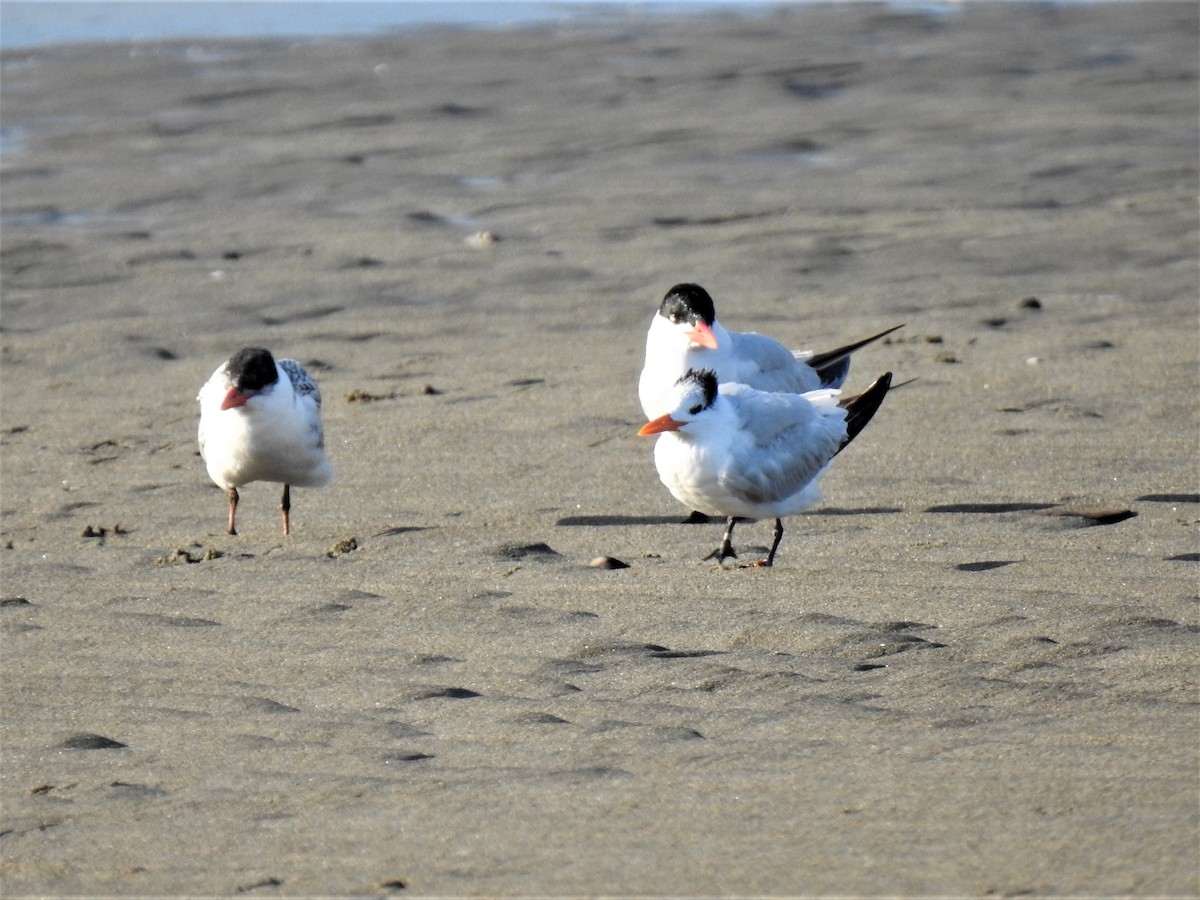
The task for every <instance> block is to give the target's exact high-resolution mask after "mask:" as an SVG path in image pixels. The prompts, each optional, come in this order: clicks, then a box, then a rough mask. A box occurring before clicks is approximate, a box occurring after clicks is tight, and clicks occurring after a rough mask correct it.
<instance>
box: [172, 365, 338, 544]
mask: <svg viewBox="0 0 1200 900" xmlns="http://www.w3.org/2000/svg"><path fill="white" fill-rule="evenodd" d="M196 399H197V400H199V401H200V429H199V434H198V437H199V442H200V455H201V457H203V459H204V463H205V465H206V467H207V468H208V475H209V477H210V478H211V479H212V480H213V481H214V482H216V484H217V486H218V487H221V488H224V489H225V492H226V494H227V495H228V496H229V525H228V528H227V531H228V532H229V534H237V526H236V522H235V519H236V516H237V506H238V488H239V487H241V486H242V485H244V484H248V483H249V482H251V481H276V482H283V499H282V501H281V502H280V510H281V512H282V514H283V533H284V534H290V533H291V523H290V521H289V517H288V513H289V511H290V510H291V506H292V504H291V486H292V485H296V486H297V487H324V486H325V485H327V484H329V482H330V481H331V480H332V479H333V466H332V465H330V463H329V460H327V459H326V458H325V436H324V429H323V428H322V426H321V391H320V389H318V387H317V384H316V382H315V381H313V380H312V378H311V377H310V376H309V374H308V373H307V372H305V371H304V368H303V367H302V366H301V365H300V363H298V362H296V360H294V359H280V360H276V359H275V358H274V357H273V356H272V355H271V353H270V351H269V350H264V349H263V348H262V347H246V348H244V349H242V350H239V351H238V352H237V353H235V354H234V355H233V356H231V357H230V358H229V359H228V360H226V361H225V362H223V363H222V364H221V365H220V366H218V367H217V370H216V371H215V372H213V374H212V377H211V378H209V379H208V381H207V382H205V384H204V386H203V387H202V388H200V393H199V395H198V396H197V397H196Z"/></svg>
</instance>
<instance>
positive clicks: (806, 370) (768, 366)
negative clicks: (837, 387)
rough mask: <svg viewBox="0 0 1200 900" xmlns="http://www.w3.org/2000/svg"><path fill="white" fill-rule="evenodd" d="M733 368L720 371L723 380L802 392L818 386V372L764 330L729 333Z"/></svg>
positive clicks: (770, 389) (786, 391)
mask: <svg viewBox="0 0 1200 900" xmlns="http://www.w3.org/2000/svg"><path fill="white" fill-rule="evenodd" d="M732 337H733V355H734V357H735V358H736V359H737V363H736V366H735V368H734V371H732V372H729V373H724V372H722V373H719V374H720V375H721V380H722V381H737V382H741V383H742V384H748V385H750V386H751V387H752V388H757V389H758V390H760V391H782V392H784V393H789V394H802V393H804V392H805V391H812V390H816V389H817V388H819V387H820V386H821V378H820V376H819V375H818V374H817V373H816V372H815V371H813V369H812V368H811V367H810V366H809V365H808V364H807V363H805V362H804V361H802V360H801V359H798V358H797V356H796V354H794V353H793V352H792V351H791V350H789V349H788V348H787V347H785V346H783V344H781V343H779V341H777V340H775V339H774V338H769V337H767V336H766V335H765V334H756V333H755V332H753V331H739V332H734V333H733V334H732Z"/></svg>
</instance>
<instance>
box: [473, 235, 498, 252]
mask: <svg viewBox="0 0 1200 900" xmlns="http://www.w3.org/2000/svg"><path fill="white" fill-rule="evenodd" d="M498 240H500V239H499V238H498V237H496V235H495V233H493V232H491V231H477V232H475V233H474V234H473V235H471V236H470V237H468V238H467V246H468V247H474V248H475V249H476V250H482V249H483V248H485V247H491V246H492V245H494V244H495V243H496V241H498Z"/></svg>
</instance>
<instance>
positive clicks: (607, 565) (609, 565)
mask: <svg viewBox="0 0 1200 900" xmlns="http://www.w3.org/2000/svg"><path fill="white" fill-rule="evenodd" d="M588 565H589V566H590V567H591V568H593V569H628V568H629V563H627V562H625V561H624V560H620V559H617V558H616V557H615V556H597V557H596V558H595V559H593V560H592V561H591V562H590V563H588Z"/></svg>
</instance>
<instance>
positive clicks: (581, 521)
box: [554, 516, 681, 527]
mask: <svg viewBox="0 0 1200 900" xmlns="http://www.w3.org/2000/svg"><path fill="white" fill-rule="evenodd" d="M680 521H681V519H680V518H679V516H564V517H563V518H561V519H559V520H558V521H557V522H555V523H554V524H555V525H562V526H568V527H569V526H577V525H678V524H679V522H680Z"/></svg>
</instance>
